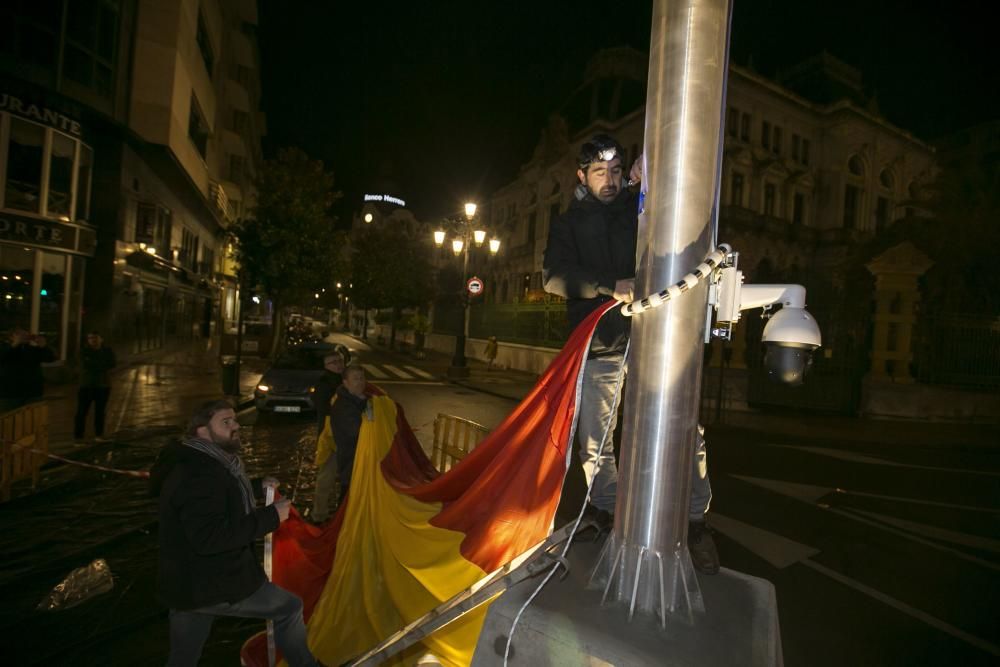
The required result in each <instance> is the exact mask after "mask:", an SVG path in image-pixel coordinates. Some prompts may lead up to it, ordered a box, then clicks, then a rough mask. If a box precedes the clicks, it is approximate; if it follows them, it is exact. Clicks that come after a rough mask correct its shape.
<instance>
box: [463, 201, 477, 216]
mask: <svg viewBox="0 0 1000 667" xmlns="http://www.w3.org/2000/svg"><path fill="white" fill-rule="evenodd" d="M465 217H466V218H468V219H470V220H471V219H472V218H474V217H476V205H475V204H473V203H472V202H471V201H470V202H467V203H466V204H465Z"/></svg>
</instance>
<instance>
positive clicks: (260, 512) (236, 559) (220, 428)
mask: <svg viewBox="0 0 1000 667" xmlns="http://www.w3.org/2000/svg"><path fill="white" fill-rule="evenodd" d="M239 430H240V425H239V423H238V422H237V421H236V413H235V412H234V411H233V407H232V406H231V405H230V404H229V403H227V402H226V401H210V402H208V403H205V404H203V405H202V406H201V407H199V408H198V410H197V411H196V412H195V413H194V415H193V416H192V417H191V421H190V422H189V424H188V428H187V432H186V434H185V437H184V438H183V439H182V440H181V441H180V442H174V443H171V444H169V445H167V447H166V448H165V449H164V450H163V452H162V453H161V454H160V456H159V458H158V459H157V461H156V464H155V465H154V466H153V469H152V471H151V472H150V484H151V490H152V492H153V494H154V495H158V496H159V497H160V558H159V561H160V563H159V577H158V582H157V583H158V587H157V588H158V593H159V597H160V599H161V600H162V601H163V602H165V603H166V604H167V605H168V606H169V607H170V656H169V658H168V659H167V665H168V667H173V666H178V665H184V666H187V665H197V664H198V660H199V658H200V657H201V651H202V647H203V646H204V645H205V641H206V640H207V639H208V635H209V633H210V632H211V630H212V622H213V621H214V620H215V617H216V616H236V617H239V618H259V619H263V620H269V621H273V622H274V638H275V642H276V643H277V645H278V648H279V649H280V650H281V652H282V654H284V657H285V660H287V661H288V663H289V664H290V665H293V666H294V667H298V666H299V665H302V666H305V667H313V666H315V665H318V664H319V663H317V662H316V658H314V657H313V655H312V653H310V651H309V647H308V645H307V643H306V626H305V623H304V622H303V620H302V600H301V599H299V597H298V596H296V595H293V594H292V593H289V592H288V591H286V590H285V589H283V588H281V587H280V586H276V585H274V584H272V583H271V582H269V581H268V580H267V575H265V573H264V568H263V567H261V564H260V563H259V562H258V561H257V555H256V553H255V552H254V541H255V540H256V539H257V538H260V537H263V536H264V535H266V534H267V533H270V532H271V531H273V530H275V529H276V528H277V527H278V525H279V524H280V523H281V522H282V521H284V520H285V519H287V518H288V512H289V508H290V507H291V505H290V503H289V501H288V500H287V499H281V500H278V501H276V502H275V503H274V504H272V505H268V506H266V507H257V506H256V501H255V497H254V496H255V491H254V488H253V486H254V485H253V484H251V482H250V480H249V479H248V478H247V475H246V472H244V470H243V461H242V460H241V459H240V457H239V456H238V453H239V451H240V435H239ZM263 484H273V485H275V486H276V485H277V482H275V481H274V480H273V479H270V480H263ZM257 486H258V489H257V491H256V493H260V492H261V486H262V485H261V484H258V485H257Z"/></svg>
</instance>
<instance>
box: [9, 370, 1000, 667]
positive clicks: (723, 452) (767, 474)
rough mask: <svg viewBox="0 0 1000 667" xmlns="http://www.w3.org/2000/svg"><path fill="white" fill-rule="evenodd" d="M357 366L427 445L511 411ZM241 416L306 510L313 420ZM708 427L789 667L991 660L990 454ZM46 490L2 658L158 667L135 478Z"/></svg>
mask: <svg viewBox="0 0 1000 667" xmlns="http://www.w3.org/2000/svg"><path fill="white" fill-rule="evenodd" d="M361 361H362V363H364V364H366V368H367V369H368V371H369V378H370V379H371V380H372V381H373V382H375V383H377V384H379V385H380V386H382V387H383V388H384V389H385V390H386V391H387V392H388V393H389V394H390V395H391V396H392V397H393V398H394V399H396V400H397V401H398V402H400V403H401V404H402V405H403V407H404V410H405V411H406V414H407V416H408V419H409V421H410V423H411V425H412V426H413V428H414V430H415V431H416V433H417V436H418V438H420V440H421V442H422V444H424V446H425V448H427V449H428V450H429V447H430V443H431V439H432V436H433V433H432V424H433V420H434V418H435V417H436V415H437V414H438V413H439V412H443V413H447V414H454V415H457V416H461V417H464V418H467V419H472V420H474V421H477V422H479V423H481V424H483V425H485V426H487V427H492V426H495V425H496V424H497V423H499V422H500V421H501V420H502V419H503V417H504V416H506V414H507V413H508V412H509V411H510V410H511V409H512V408H513V407H514V405H515V404H514V402H513V401H511V400H507V399H503V398H499V397H498V396H496V395H491V394H485V393H481V392H477V391H474V390H471V389H467V388H465V387H462V386H458V385H455V384H452V383H450V382H448V381H446V380H445V379H443V378H441V377H439V376H438V375H437V372H436V371H434V369H432V368H431V366H430V365H429V364H425V363H424V362H421V361H417V360H410V361H406V362H405V363H402V362H400V360H399V358H398V357H396V356H388V355H383V354H380V353H379V352H377V351H364V353H363V354H362V355H361ZM379 373H381V374H382V375H384V377H378V374H379ZM427 375H429V376H430V377H427ZM497 381H498V382H502V381H503V380H502V378H500V377H499V376H498V379H497ZM241 421H242V422H243V423H244V424H245V426H246V430H245V432H244V436H245V438H244V439H245V442H246V451H245V458H246V461H247V466H248V469H249V470H250V472H251V473H252V474H273V475H275V476H277V477H278V478H279V479H280V480H281V481H282V483H283V487H284V491H285V492H286V493H287V494H289V495H291V496H292V497H293V498H294V499H295V503H296V505H297V506H298V507H300V508H305V507H308V506H309V504H310V503H311V501H312V491H313V486H314V481H315V470H314V468H313V466H312V463H311V461H312V454H313V445H314V439H315V435H316V431H315V422H314V420H313V419H312V418H311V417H310V416H305V415H303V416H293V415H265V416H261V415H257V414H256V412H255V411H253V410H248V411H245V412H244V413H242V415H241ZM169 435H170V433H168V432H167V431H166V430H164V429H160V430H155V429H152V430H147V431H145V432H136V433H133V434H131V436H130V437H131V439H130V440H128V441H126V442H120V443H118V444H117V445H115V446H114V447H98V448H95V449H92V450H88V452H87V453H86V455H85V458H87V459H88V460H91V461H92V462H93V461H97V462H101V463H103V464H106V465H111V466H116V467H129V468H139V467H143V466H144V465H148V462H149V461H150V460H151V459H152V457H153V456H154V455H155V452H156V450H157V449H158V448H159V447H160V446H162V444H163V443H164V442H165V441H166V438H167V437H168V436H169ZM707 436H708V441H709V467H710V474H711V479H712V483H713V487H714V491H715V499H714V501H713V505H712V514H711V515H710V516H711V521H712V525H713V526H714V527H715V529H716V530H717V531H718V534H717V536H716V539H717V542H718V544H719V549H720V552H721V555H722V562H723V566H725V567H729V568H731V569H734V570H738V571H741V572H744V573H748V574H751V575H755V576H759V577H763V578H766V579H768V580H769V581H772V582H773V583H774V584H775V586H776V588H777V599H778V605H779V615H780V624H781V631H782V643H783V650H784V656H785V664H787V665H793V666H797V665H955V664H960V665H979V664H982V665H986V664H996V662H997V658H998V654H1000V649H998V646H1000V632H998V628H1000V624H998V623H997V622H996V619H997V618H998V617H1000V614H998V611H1000V610H998V608H997V607H998V604H997V600H1000V576H998V570H1000V530H998V529H1000V502H998V500H1000V484H998V477H1000V450H998V448H997V447H995V446H983V445H979V446H977V445H975V444H970V443H958V442H956V443H952V444H948V445H942V446H938V447H914V446H907V447H902V446H889V445H887V444H885V443H882V442H878V441H869V442H858V441H852V442H842V441H841V442H836V441H825V440H823V439H822V437H815V438H809V439H793V438H780V437H771V436H764V435H761V433H759V432H754V431H742V430H738V429H735V428H729V427H724V426H723V427H711V426H710V427H709V430H708V434H707ZM988 444H991V443H988ZM578 470H579V468H578V467H576V466H575V467H574V470H573V471H571V479H570V482H569V489H568V491H567V494H566V501H565V502H564V507H563V508H562V509H561V511H560V514H561V515H562V516H566V515H568V513H569V512H571V510H572V508H573V507H575V506H576V503H578V502H579V498H580V497H581V496H580V486H579V478H580V475H579V472H578ZM43 486H44V490H43V491H42V492H40V493H38V494H36V495H34V496H30V497H27V498H22V499H20V500H16V501H14V502H12V503H8V504H6V505H0V552H2V553H3V554H4V558H5V568H4V573H3V574H0V598H2V599H4V601H5V604H4V605H2V606H0V655H3V656H4V658H3V660H2V662H3V663H4V664H18V665H22V664H23V665H30V664H39V665H61V664H66V665H69V664H72V665H90V664H94V665H97V664H102V665H106V664H116V665H118V664H121V665H133V664H162V662H163V661H164V659H165V656H166V653H165V651H166V643H167V637H166V618H165V613H164V612H163V610H162V609H159V608H158V607H157V606H156V604H155V602H154V594H153V580H154V577H155V549H156V541H155V540H156V522H155V516H154V513H153V507H152V504H151V501H149V499H148V498H146V497H145V494H144V488H143V485H142V484H141V483H140V482H136V481H134V480H131V479H127V478H121V477H116V476H114V475H107V474H102V473H92V472H77V471H76V470H67V469H59V470H56V471H53V472H50V473H49V474H48V475H47V479H46V482H45V484H44V485H43ZM98 557H100V558H105V559H106V560H107V561H108V563H109V566H110V567H111V570H112V572H114V573H115V586H114V589H113V590H112V591H110V592H107V593H103V594H101V595H98V596H95V597H94V598H93V599H91V600H89V601H87V602H85V603H83V604H81V605H79V606H77V607H74V608H72V609H69V610H66V611H59V612H40V611H36V610H35V609H34V607H35V605H37V604H38V602H39V601H40V600H41V599H42V598H43V597H44V596H45V594H46V593H47V592H48V591H49V590H50V589H51V588H52V587H53V586H54V585H55V584H56V583H58V582H59V580H60V579H61V578H62V577H64V576H65V575H66V574H67V573H68V572H69V571H70V570H72V569H73V568H75V567H79V566H80V565H84V564H86V563H88V562H91V561H92V560H93V559H95V558H98ZM255 631H256V625H255V624H254V623H251V622H246V621H236V622H229V621H223V622H220V623H218V624H217V626H216V628H215V630H214V631H213V635H212V638H211V640H210V643H209V645H208V647H207V648H206V653H205V659H204V660H203V663H202V664H206V665H231V664H237V662H236V661H237V659H238V658H237V655H238V651H239V646H240V644H241V642H242V640H243V639H244V638H245V637H247V636H249V635H250V634H252V633H253V632H255Z"/></svg>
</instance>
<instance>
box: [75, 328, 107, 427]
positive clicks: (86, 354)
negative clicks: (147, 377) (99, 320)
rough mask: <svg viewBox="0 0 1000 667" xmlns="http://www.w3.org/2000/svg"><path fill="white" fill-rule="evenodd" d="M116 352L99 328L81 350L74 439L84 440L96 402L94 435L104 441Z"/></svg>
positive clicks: (91, 334) (88, 338)
mask: <svg viewBox="0 0 1000 667" xmlns="http://www.w3.org/2000/svg"><path fill="white" fill-rule="evenodd" d="M116 364H117V361H116V360H115V353H114V350H112V349H111V348H110V347H109V346H107V345H105V344H104V338H103V337H102V336H101V334H100V333H99V332H97V331H91V332H89V333H88V334H87V344H86V345H84V346H83V349H81V350H80V388H79V389H78V390H77V392H76V418H75V420H74V423H73V439H74V440H75V441H76V442H77V443H82V442H83V435H84V433H85V431H86V429H87V413H88V412H90V405H91V403H93V404H94V435H95V436H96V440H97V441H98V442H104V415H105V413H106V412H107V409H108V397H110V396H111V369H112V368H114V367H115V365H116Z"/></svg>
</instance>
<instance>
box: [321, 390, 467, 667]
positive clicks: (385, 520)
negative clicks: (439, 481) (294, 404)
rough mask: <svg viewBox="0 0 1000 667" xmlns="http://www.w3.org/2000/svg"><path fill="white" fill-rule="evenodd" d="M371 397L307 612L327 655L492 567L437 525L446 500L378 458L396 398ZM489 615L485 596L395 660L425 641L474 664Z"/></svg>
mask: <svg viewBox="0 0 1000 667" xmlns="http://www.w3.org/2000/svg"><path fill="white" fill-rule="evenodd" d="M371 402H372V406H373V408H374V419H373V421H369V420H368V419H363V420H362V423H361V430H360V433H359V435H358V448H357V453H356V455H355V459H354V471H353V474H352V476H351V492H350V497H349V499H348V504H347V510H346V512H347V513H346V515H345V517H344V524H343V526H342V527H341V529H340V537H339V538H338V541H337V553H336V557H335V558H334V562H333V569H332V570H331V572H330V576H329V578H328V579H327V582H326V586H325V588H324V590H323V594H322V595H321V597H320V599H319V602H318V603H317V604H316V608H315V610H314V611H313V615H312V617H311V619H310V621H309V646H310V648H311V649H312V651H313V653H314V654H315V655H316V657H317V658H318V659H319V660H321V661H322V662H323V663H324V664H328V665H339V664H341V663H343V662H345V661H346V660H348V659H349V658H352V657H354V656H357V655H358V654H360V653H361V652H362V651H365V650H367V649H369V648H371V647H373V646H375V645H376V644H377V643H379V642H380V641H382V640H383V639H384V638H386V637H388V636H389V635H390V634H392V633H393V632H395V631H396V630H398V629H400V628H402V627H403V626H405V625H406V624H408V623H410V622H411V621H413V620H415V619H416V618H418V617H420V616H421V615H423V614H425V613H426V612H428V611H430V610H431V609H433V608H434V607H436V606H437V605H438V604H440V603H441V602H444V601H445V600H447V599H448V598H450V597H452V596H453V595H455V594H456V593H458V592H459V591H461V590H463V589H465V588H468V587H469V586H471V585H472V584H473V583H475V582H476V581H477V580H479V579H480V578H482V577H483V576H484V575H485V574H486V573H485V572H483V571H482V570H481V569H480V568H479V567H478V566H476V565H474V564H472V563H470V562H469V561H467V560H465V558H463V557H462V554H461V553H460V551H459V547H460V546H461V543H462V539H463V538H464V535H463V534H462V533H459V532H456V531H451V530H446V529H443V528H437V527H434V526H432V525H430V523H429V522H430V520H431V518H432V517H434V515H436V514H437V513H438V512H439V511H440V510H441V504H440V503H423V502H420V501H417V500H415V499H413V498H411V497H410V496H406V495H403V494H400V493H398V492H396V491H395V490H394V489H393V488H392V487H391V486H390V485H389V484H388V483H387V482H386V481H385V479H384V478H383V476H382V470H381V467H380V463H381V461H382V459H383V458H384V457H385V455H386V453H388V451H389V449H390V447H391V446H392V441H393V437H394V436H395V433H396V405H395V403H393V401H392V400H391V399H390V398H388V397H386V396H376V397H373V398H372V399H371ZM328 427H329V426H327V428H328ZM325 430H326V429H324V431H325ZM386 599H389V600H391V601H392V604H391V605H387V604H386ZM485 617H486V605H484V606H483V607H481V608H480V609H478V610H477V611H475V612H473V613H470V614H467V615H466V616H465V617H464V618H462V619H461V620H459V621H457V622H455V623H452V624H450V625H448V626H446V627H444V628H442V629H441V630H440V631H438V632H437V633H435V634H434V635H433V636H431V637H429V638H427V639H425V640H424V642H423V644H422V645H417V646H415V647H413V648H412V649H411V650H410V651H408V652H407V653H405V654H404V655H403V656H400V657H399V658H398V659H397V661H396V663H395V664H408V663H409V664H412V662H413V659H414V657H416V656H419V655H422V654H423V653H425V652H427V651H430V652H431V653H433V654H434V655H435V656H437V657H438V659H439V660H440V661H441V662H442V663H443V664H445V665H454V666H456V667H458V666H461V665H468V664H470V663H471V661H472V654H473V651H474V650H475V646H476V641H477V640H478V637H479V632H480V630H481V629H482V624H483V621H484V619H485Z"/></svg>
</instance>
